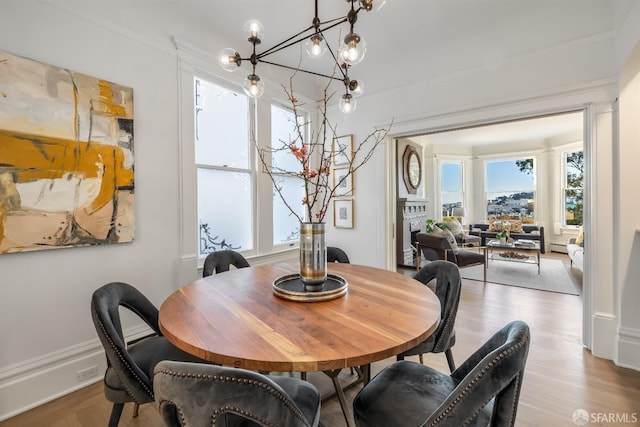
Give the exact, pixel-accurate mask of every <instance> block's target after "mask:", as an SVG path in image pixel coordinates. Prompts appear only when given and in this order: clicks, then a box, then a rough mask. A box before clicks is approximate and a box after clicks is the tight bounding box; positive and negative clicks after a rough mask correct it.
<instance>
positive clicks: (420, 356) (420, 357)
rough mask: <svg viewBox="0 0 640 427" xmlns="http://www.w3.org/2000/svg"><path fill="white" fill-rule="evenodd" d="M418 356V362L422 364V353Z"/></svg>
mask: <svg viewBox="0 0 640 427" xmlns="http://www.w3.org/2000/svg"><path fill="white" fill-rule="evenodd" d="M418 358H419V359H420V364H421V365H424V359H423V358H422V353H420V354H419V355H418Z"/></svg>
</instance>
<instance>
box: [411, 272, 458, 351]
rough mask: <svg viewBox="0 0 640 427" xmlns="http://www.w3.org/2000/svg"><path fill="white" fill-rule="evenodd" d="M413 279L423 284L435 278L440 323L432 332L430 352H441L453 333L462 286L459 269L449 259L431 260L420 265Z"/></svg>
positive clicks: (448, 343)
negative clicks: (433, 340) (433, 342)
mask: <svg viewBox="0 0 640 427" xmlns="http://www.w3.org/2000/svg"><path fill="white" fill-rule="evenodd" d="M414 279H416V280H417V281H419V282H421V283H424V284H425V285H426V284H427V283H429V282H431V281H432V280H433V279H436V289H435V293H436V295H437V296H438V299H439V300H440V323H439V324H438V328H437V329H436V331H435V332H434V333H433V337H434V339H435V344H434V346H433V350H432V352H434V353H442V352H444V351H446V350H447V349H448V348H449V347H450V342H451V340H452V337H453V335H454V325H455V322H456V315H457V314H458V304H459V303H460V289H461V287H462V279H461V278H460V269H459V268H458V266H457V265H455V264H454V263H452V262H449V261H433V262H430V263H428V264H427V265H425V266H424V267H422V268H421V269H420V271H419V272H418V273H416V275H415V276H414Z"/></svg>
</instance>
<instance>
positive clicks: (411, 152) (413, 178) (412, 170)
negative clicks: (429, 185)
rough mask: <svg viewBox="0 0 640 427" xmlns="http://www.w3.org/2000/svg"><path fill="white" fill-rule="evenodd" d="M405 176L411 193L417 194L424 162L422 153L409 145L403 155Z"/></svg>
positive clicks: (406, 184)
mask: <svg viewBox="0 0 640 427" xmlns="http://www.w3.org/2000/svg"><path fill="white" fill-rule="evenodd" d="M402 163H403V166H404V167H403V174H402V175H403V178H404V184H405V186H406V187H407V191H408V192H409V194H416V191H417V190H418V187H419V186H420V181H422V163H421V162H420V154H418V151H417V150H416V149H415V148H414V147H412V146H410V145H407V148H405V150H404V154H403V155H402Z"/></svg>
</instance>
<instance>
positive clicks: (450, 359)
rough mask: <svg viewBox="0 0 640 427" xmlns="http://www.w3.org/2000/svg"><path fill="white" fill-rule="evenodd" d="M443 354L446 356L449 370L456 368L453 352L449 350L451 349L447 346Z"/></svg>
mask: <svg viewBox="0 0 640 427" xmlns="http://www.w3.org/2000/svg"><path fill="white" fill-rule="evenodd" d="M444 354H445V355H446V356H447V363H448V364H449V370H450V371H451V372H453V371H455V370H456V363H455V362H454V361H453V352H451V349H450V348H448V349H447V351H445V352H444Z"/></svg>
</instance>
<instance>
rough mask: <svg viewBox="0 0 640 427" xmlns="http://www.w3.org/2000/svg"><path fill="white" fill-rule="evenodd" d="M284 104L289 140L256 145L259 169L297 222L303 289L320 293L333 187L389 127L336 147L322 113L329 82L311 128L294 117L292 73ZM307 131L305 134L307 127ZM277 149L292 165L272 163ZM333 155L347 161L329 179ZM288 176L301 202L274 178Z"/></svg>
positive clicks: (297, 113) (297, 112) (297, 106)
mask: <svg viewBox="0 0 640 427" xmlns="http://www.w3.org/2000/svg"><path fill="white" fill-rule="evenodd" d="M283 89H284V91H285V93H286V95H287V99H288V101H289V105H286V106H283V107H285V108H287V109H289V110H290V111H291V112H293V116H294V117H295V118H296V120H295V123H293V124H292V125H293V126H292V129H293V132H292V135H291V136H290V138H289V139H288V140H279V143H278V144H275V145H274V144H272V146H271V147H268V148H258V157H259V159H260V162H261V163H262V167H263V172H264V173H266V174H268V175H269V177H270V178H271V181H272V183H273V186H274V191H275V192H276V193H277V194H278V196H279V197H280V198H281V200H282V202H283V203H284V205H285V206H286V207H287V208H288V210H289V211H290V212H291V215H294V216H295V217H297V219H298V221H299V222H300V279H301V280H302V282H303V283H304V287H305V290H306V291H311V292H314V291H321V290H322V289H323V287H324V283H325V282H326V280H327V254H326V241H325V222H324V219H325V216H326V214H327V212H328V210H329V205H330V203H331V200H332V199H333V198H334V197H335V196H336V194H337V190H338V189H339V188H340V187H341V186H342V185H343V184H344V183H345V182H347V181H346V180H348V179H349V180H350V179H352V175H353V174H354V173H355V172H356V171H357V170H358V169H360V168H361V167H362V166H364V165H365V164H366V163H367V162H368V161H369V160H370V159H371V157H372V156H373V154H374V151H375V150H376V148H377V147H378V146H379V145H380V144H381V143H382V141H384V139H385V138H386V136H387V134H388V132H389V128H390V126H389V127H388V128H377V129H374V130H373V131H372V132H370V133H369V134H368V135H367V136H366V137H365V138H364V139H363V140H362V141H361V142H360V143H358V144H355V145H354V146H353V147H350V146H349V147H340V146H339V145H338V144H335V145H334V144H333V143H332V142H333V141H334V140H335V139H336V138H337V130H336V126H334V125H332V124H331V123H330V121H329V119H328V117H327V107H328V105H329V102H330V100H331V97H332V94H329V93H328V90H329V85H327V86H326V87H325V89H324V96H323V97H322V99H320V100H319V101H317V105H316V110H317V113H318V117H319V119H318V124H317V126H315V127H314V126H311V125H312V123H311V120H299V118H302V117H305V116H304V114H302V109H303V106H304V103H303V102H301V101H300V100H298V98H296V96H295V95H294V91H293V77H292V78H291V79H290V82H289V87H288V88H287V87H286V86H283ZM308 128H309V129H310V131H309V132H308V131H307V129H308ZM277 153H287V154H288V155H289V154H290V155H291V156H293V157H294V158H295V159H296V160H297V162H295V164H296V168H295V169H285V168H283V167H280V166H278V165H275V164H274V163H273V162H272V161H271V159H272V158H273V156H274V155H275V154H277ZM334 156H340V157H341V158H345V159H348V162H347V163H346V164H343V165H340V168H341V169H342V168H344V169H346V172H345V173H343V174H341V175H340V179H339V180H338V181H337V182H332V180H331V171H332V166H333V162H332V159H333V158H334ZM281 176H287V177H294V178H298V179H300V184H301V185H302V186H304V196H303V198H302V200H287V198H286V197H285V195H284V192H283V189H282V187H281V186H280V185H279V183H278V179H277V177H281ZM300 203H302V205H303V206H304V213H303V214H302V215H301V214H300V213H299V210H298V209H295V207H299V206H300Z"/></svg>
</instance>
